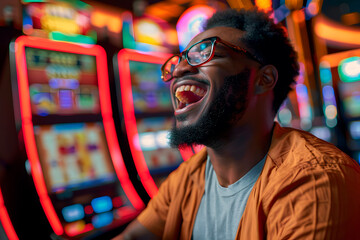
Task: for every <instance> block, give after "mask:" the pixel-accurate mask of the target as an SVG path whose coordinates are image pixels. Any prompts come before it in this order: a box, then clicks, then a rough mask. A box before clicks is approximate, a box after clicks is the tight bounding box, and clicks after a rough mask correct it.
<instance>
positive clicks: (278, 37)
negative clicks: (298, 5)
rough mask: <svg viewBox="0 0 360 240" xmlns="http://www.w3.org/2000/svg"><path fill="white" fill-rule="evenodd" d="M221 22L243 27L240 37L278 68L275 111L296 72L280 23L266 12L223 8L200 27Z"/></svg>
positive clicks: (206, 28)
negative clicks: (276, 22) (242, 33)
mask: <svg viewBox="0 0 360 240" xmlns="http://www.w3.org/2000/svg"><path fill="white" fill-rule="evenodd" d="M218 26H225V27H232V28H237V29H239V30H241V31H244V32H245V34H244V35H243V36H242V38H241V41H242V42H243V43H244V44H245V46H246V47H247V49H248V50H249V51H250V52H251V53H252V54H254V55H255V56H256V57H257V58H258V59H259V60H261V62H262V63H263V64H264V65H267V64H271V65H273V66H275V67H276V69H277V71H278V81H277V83H276V85H275V87H274V102H273V110H274V111H275V113H276V112H277V111H278V109H279V108H280V106H281V104H282V102H283V101H284V100H285V99H286V97H287V95H288V93H289V91H290V90H291V89H292V85H293V84H295V79H296V77H297V76H298V75H299V64H298V62H297V53H296V52H295V50H294V48H293V46H292V45H291V43H290V41H289V39H288V38H287V34H286V30H285V28H284V26H282V25H280V24H275V23H274V21H273V20H272V19H270V18H269V16H268V14H266V13H264V12H261V11H258V10H257V9H253V10H244V9H241V10H236V9H227V10H223V11H218V12H216V13H215V14H214V15H213V16H212V17H211V18H209V19H208V20H207V21H206V22H205V24H204V30H208V29H210V28H213V27H218Z"/></svg>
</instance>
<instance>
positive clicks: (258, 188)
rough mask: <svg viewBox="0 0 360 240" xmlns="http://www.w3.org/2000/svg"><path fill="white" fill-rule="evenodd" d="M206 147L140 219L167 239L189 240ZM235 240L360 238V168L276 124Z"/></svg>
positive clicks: (163, 187) (325, 145) (302, 134)
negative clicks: (263, 163) (262, 166)
mask: <svg viewBox="0 0 360 240" xmlns="http://www.w3.org/2000/svg"><path fill="white" fill-rule="evenodd" d="M206 156H207V153H206V149H203V150H202V151H201V152H200V153H198V154H196V155H195V156H193V157H192V158H191V159H190V160H188V161H187V162H184V163H183V164H181V165H180V166H179V168H178V169H177V170H175V171H174V172H173V173H171V174H170V175H169V177H168V178H167V179H166V181H165V182H164V183H163V184H162V185H161V187H160V189H159V193H158V194H157V195H156V197H154V198H153V199H152V200H151V201H150V202H149V204H148V206H147V208H146V209H145V210H144V211H143V212H142V213H141V214H140V216H139V217H138V221H139V222H140V223H142V224H143V225H144V226H145V227H146V228H148V229H149V230H150V231H152V232H153V233H155V234H156V235H159V236H162V237H163V239H171V240H173V239H191V235H192V229H193V225H194V221H195V217H196V213H197V209H198V207H199V205H200V201H201V197H202V195H203V192H204V186H205V164H206ZM236 239H243V240H253V239H275V240H279V239H341V240H344V239H351V240H355V239H360V166H359V165H358V164H357V163H356V162H355V161H354V160H353V159H351V158H350V157H349V156H347V155H346V154H344V153H343V152H341V151H340V150H338V149H337V148H336V147H334V146H333V145H331V144H329V143H326V142H324V141H322V140H320V139H318V138H315V137H314V136H312V135H311V134H309V133H306V132H303V131H298V130H294V129H290V128H282V127H280V126H279V125H278V124H277V123H276V124H275V128H274V133H273V137H272V142H271V147H270V149H269V152H268V155H267V157H266V161H265V165H264V168H263V170H262V173H261V175H260V177H259V179H258V180H257V182H256V183H255V185H254V187H253V189H252V192H251V193H250V196H249V199H248V202H247V205H246V208H245V211H244V213H243V216H242V218H241V220H240V223H239V227H238V230H237V235H236Z"/></svg>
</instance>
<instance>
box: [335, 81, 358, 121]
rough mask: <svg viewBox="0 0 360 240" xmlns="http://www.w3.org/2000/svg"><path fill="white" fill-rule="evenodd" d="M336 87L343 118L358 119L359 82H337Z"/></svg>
mask: <svg viewBox="0 0 360 240" xmlns="http://www.w3.org/2000/svg"><path fill="white" fill-rule="evenodd" d="M338 87H339V95H340V97H341V101H342V106H343V108H344V113H345V116H346V117H347V118H356V117H360V82H349V83H340V82H339V83H338Z"/></svg>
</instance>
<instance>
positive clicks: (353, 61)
mask: <svg viewBox="0 0 360 240" xmlns="http://www.w3.org/2000/svg"><path fill="white" fill-rule="evenodd" d="M338 71H339V76H340V80H341V81H342V82H357V81H359V80H360V57H350V58H346V59H344V60H342V61H341V62H340V63H339V67H338Z"/></svg>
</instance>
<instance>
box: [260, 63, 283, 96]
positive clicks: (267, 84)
mask: <svg viewBox="0 0 360 240" xmlns="http://www.w3.org/2000/svg"><path fill="white" fill-rule="evenodd" d="M277 80H278V71H277V69H276V68H275V66H274V65H265V66H263V67H262V68H261V69H260V70H259V72H258V76H257V80H256V85H255V94H263V93H265V92H268V91H271V90H272V89H273V88H274V87H275V84H276V82H277Z"/></svg>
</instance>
